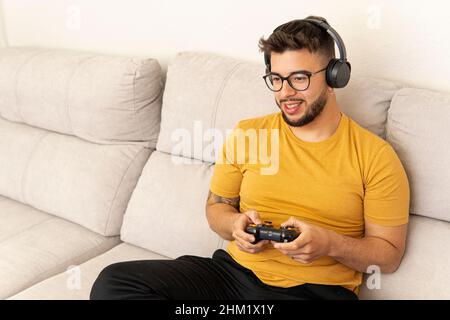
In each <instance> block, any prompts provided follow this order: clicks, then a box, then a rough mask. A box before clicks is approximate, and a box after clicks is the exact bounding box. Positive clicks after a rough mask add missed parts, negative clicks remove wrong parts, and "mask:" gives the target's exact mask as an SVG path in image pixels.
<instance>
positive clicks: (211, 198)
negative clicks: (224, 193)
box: [206, 191, 240, 210]
mask: <svg viewBox="0 0 450 320" xmlns="http://www.w3.org/2000/svg"><path fill="white" fill-rule="evenodd" d="M239 199H240V197H236V198H224V197H221V196H218V195H217V194H214V193H212V192H211V191H209V193H208V200H207V202H206V204H207V205H212V204H215V203H225V204H229V205H230V206H233V207H234V208H236V209H237V210H239Z"/></svg>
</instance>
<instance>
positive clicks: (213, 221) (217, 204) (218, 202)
mask: <svg viewBox="0 0 450 320" xmlns="http://www.w3.org/2000/svg"><path fill="white" fill-rule="evenodd" d="M239 217H240V214H239V197H236V198H224V197H221V196H218V195H216V194H214V193H212V192H211V191H209V193H208V199H207V200H206V218H207V219H208V223H209V227H210V228H211V229H212V230H213V231H214V232H216V233H217V234H218V235H219V236H221V237H222V238H223V239H225V240H233V237H232V229H233V223H234V221H235V220H236V219H238V218H239Z"/></svg>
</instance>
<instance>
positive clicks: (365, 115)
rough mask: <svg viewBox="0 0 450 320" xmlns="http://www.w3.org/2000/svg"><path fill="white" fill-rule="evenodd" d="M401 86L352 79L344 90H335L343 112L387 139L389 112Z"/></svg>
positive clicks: (362, 78) (373, 79)
mask: <svg viewBox="0 0 450 320" xmlns="http://www.w3.org/2000/svg"><path fill="white" fill-rule="evenodd" d="M399 89H400V85H399V84H396V83H394V82H390V81H387V80H382V79H375V78H366V77H352V78H351V79H350V81H349V83H348V85H347V86H346V87H345V88H343V89H337V90H335V93H336V99H337V102H338V104H339V107H340V108H341V110H342V111H343V112H344V113H345V114H347V115H348V116H350V117H351V118H352V119H353V120H355V121H356V122H357V123H358V124H359V125H361V126H363V127H364V128H366V129H368V130H370V131H371V132H372V133H375V134H376V135H378V136H379V137H381V138H383V139H384V138H385V137H386V135H385V130H386V118H387V110H388V109H389V106H390V104H391V100H392V97H393V96H394V94H395V93H396V92H397V91H398V90H399Z"/></svg>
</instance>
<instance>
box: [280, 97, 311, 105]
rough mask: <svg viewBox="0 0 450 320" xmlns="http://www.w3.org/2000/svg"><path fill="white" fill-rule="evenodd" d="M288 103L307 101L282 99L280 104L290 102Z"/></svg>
mask: <svg viewBox="0 0 450 320" xmlns="http://www.w3.org/2000/svg"><path fill="white" fill-rule="evenodd" d="M288 101H290V102H304V101H306V100H305V99H301V98H290V99H280V104H281V103H285V102H288Z"/></svg>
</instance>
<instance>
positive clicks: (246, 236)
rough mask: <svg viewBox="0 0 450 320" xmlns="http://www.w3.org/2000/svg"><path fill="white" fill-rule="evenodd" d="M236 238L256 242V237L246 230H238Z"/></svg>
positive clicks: (235, 233) (235, 234)
mask: <svg viewBox="0 0 450 320" xmlns="http://www.w3.org/2000/svg"><path fill="white" fill-rule="evenodd" d="M234 237H235V238H240V239H242V240H244V241H246V242H254V241H255V236H254V235H252V234H250V233H247V232H245V231H244V230H236V231H235V232H234Z"/></svg>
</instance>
